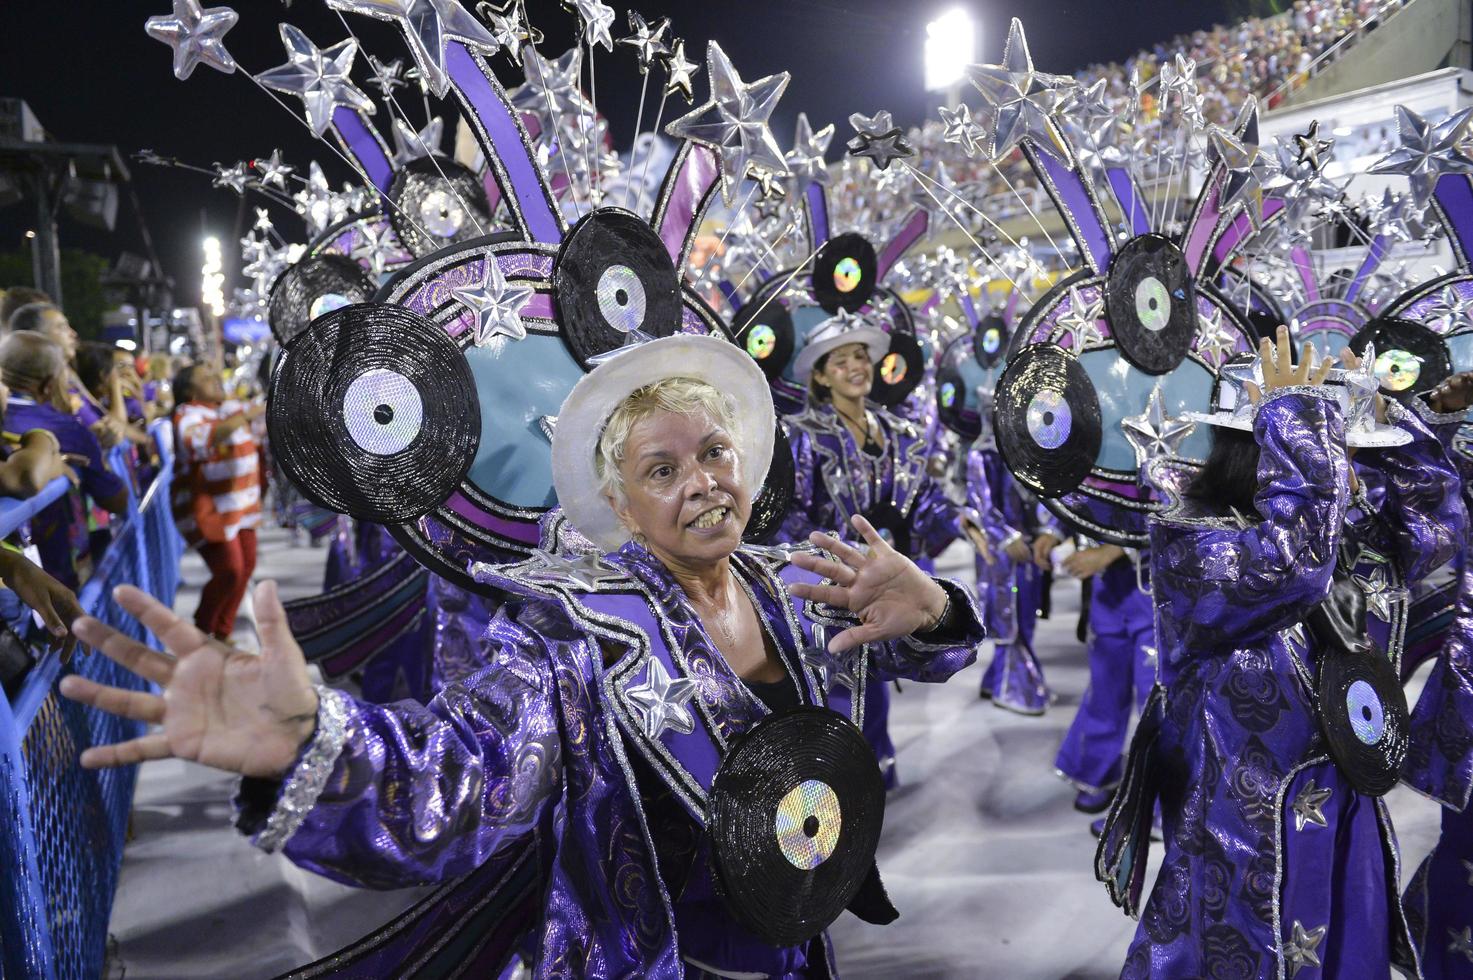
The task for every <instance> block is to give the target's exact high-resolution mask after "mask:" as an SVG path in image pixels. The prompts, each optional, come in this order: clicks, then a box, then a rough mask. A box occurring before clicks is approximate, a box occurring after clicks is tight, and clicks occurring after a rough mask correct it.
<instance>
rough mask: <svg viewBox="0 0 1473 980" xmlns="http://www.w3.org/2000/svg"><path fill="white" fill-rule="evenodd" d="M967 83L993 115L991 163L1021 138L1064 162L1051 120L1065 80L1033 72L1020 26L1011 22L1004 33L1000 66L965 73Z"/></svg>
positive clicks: (982, 66)
mask: <svg viewBox="0 0 1473 980" xmlns="http://www.w3.org/2000/svg"><path fill="white" fill-rule="evenodd" d="M967 78H968V79H969V80H970V81H971V83H972V84H973V85H974V86H976V88H977V91H979V92H981V93H982V97H983V98H984V99H986V100H987V104H988V105H989V106H991V108H992V110H993V113H994V127H993V131H992V140H991V145H990V146H989V147H988V152H989V155H990V156H991V157H992V159H994V160H998V159H1001V158H1002V157H1003V156H1004V155H1005V154H1006V153H1007V152H1008V151H1009V150H1011V149H1012V148H1013V147H1015V146H1017V145H1018V141H1019V140H1021V139H1024V138H1031V139H1034V140H1037V141H1039V142H1042V143H1046V144H1048V145H1049V146H1050V147H1051V148H1053V149H1054V151H1055V152H1057V153H1059V154H1060V155H1062V156H1063V157H1064V158H1065V159H1068V157H1069V153H1068V151H1067V150H1066V149H1065V147H1064V143H1063V140H1062V138H1061V137H1060V136H1059V131H1058V129H1057V128H1056V127H1055V126H1054V120H1053V114H1054V110H1055V109H1057V108H1058V107H1059V101H1060V99H1061V98H1062V97H1063V93H1064V91H1065V90H1066V89H1067V88H1068V86H1069V84H1070V82H1071V79H1068V78H1066V77H1064V76H1062V75H1048V74H1044V73H1043V72H1037V71H1034V70H1033V57H1032V56H1031V55H1030V54H1029V53H1028V38H1027V37H1026V36H1025V35H1024V33H1023V24H1022V22H1021V21H1019V20H1018V19H1017V18H1016V17H1014V18H1013V22H1012V24H1011V26H1010V27H1009V28H1008V41H1007V45H1006V46H1005V47H1004V48H1003V52H1002V63H1001V64H998V65H972V66H971V67H969V68H968V69H967Z"/></svg>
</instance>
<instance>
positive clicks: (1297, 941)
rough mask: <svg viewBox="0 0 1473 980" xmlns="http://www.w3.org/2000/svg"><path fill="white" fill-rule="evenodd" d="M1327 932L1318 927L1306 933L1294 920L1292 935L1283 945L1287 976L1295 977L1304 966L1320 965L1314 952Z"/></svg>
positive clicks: (1301, 925)
mask: <svg viewBox="0 0 1473 980" xmlns="http://www.w3.org/2000/svg"><path fill="white" fill-rule="evenodd" d="M1327 931H1328V930H1327V927H1325V926H1320V927H1319V928H1318V929H1310V930H1309V931H1307V932H1306V931H1305V928H1304V925H1303V924H1302V923H1301V922H1300V921H1299V920H1298V919H1295V920H1294V931H1293V935H1292V936H1291V938H1290V939H1289V941H1288V942H1287V943H1285V944H1284V965H1285V966H1287V967H1288V968H1289V976H1291V977H1294V976H1297V975H1298V974H1299V971H1300V970H1302V969H1304V968H1305V967H1306V966H1319V965H1320V957H1319V954H1318V953H1317V952H1315V950H1317V949H1318V948H1319V945H1320V943H1322V942H1323V941H1324V939H1325V933H1326V932H1327Z"/></svg>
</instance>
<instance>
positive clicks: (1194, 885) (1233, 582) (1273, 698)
mask: <svg viewBox="0 0 1473 980" xmlns="http://www.w3.org/2000/svg"><path fill="white" fill-rule="evenodd" d="M1260 357H1261V362H1262V368H1263V372H1264V384H1263V393H1262V395H1261V397H1259V398H1258V399H1257V400H1258V405H1257V411H1256V415H1255V416H1254V418H1253V421H1252V425H1253V438H1254V440H1255V441H1254V442H1250V441H1248V439H1247V437H1246V435H1245V434H1243V433H1237V432H1233V431H1232V430H1230V429H1226V428H1221V427H1218V428H1215V429H1214V433H1213V434H1214V441H1213V451H1212V455H1211V456H1210V457H1209V459H1208V462H1207V464H1206V466H1205V467H1204V469H1203V471H1202V473H1201V475H1200V476H1199V477H1198V478H1197V480H1196V481H1194V483H1193V484H1192V486H1191V488H1190V489H1189V490H1188V491H1187V494H1186V496H1185V497H1184V498H1183V499H1181V500H1179V501H1177V502H1176V503H1175V504H1174V506H1173V507H1171V508H1170V509H1169V510H1167V511H1166V512H1164V513H1163V514H1161V515H1159V516H1158V517H1156V518H1154V519H1153V520H1152V522H1151V527H1150V530H1151V565H1152V579H1151V581H1152V589H1153V593H1154V596H1155V601H1156V606H1157V614H1158V623H1159V637H1158V638H1159V642H1160V647H1161V668H1160V669H1161V679H1162V683H1163V685H1164V688H1165V697H1164V700H1165V705H1164V714H1163V716H1162V718H1161V720H1160V725H1159V730H1158V732H1157V734H1156V737H1155V740H1154V743H1153V744H1152V743H1143V742H1141V741H1139V740H1138V742H1137V747H1136V748H1133V750H1132V756H1133V758H1132V760H1131V765H1133V764H1134V762H1135V759H1134V756H1135V755H1136V753H1137V749H1139V748H1142V747H1143V746H1145V747H1144V749H1143V750H1144V751H1145V752H1147V753H1148V754H1149V755H1150V756H1151V757H1152V758H1153V759H1154V770H1155V771H1154V772H1151V771H1150V770H1149V769H1147V770H1145V771H1146V772H1148V773H1149V781H1150V783H1151V784H1150V785H1149V786H1148V787H1147V788H1146V791H1145V792H1143V793H1140V794H1139V795H1135V794H1130V795H1129V797H1128V796H1127V794H1122V795H1121V797H1120V798H1119V799H1117V803H1116V807H1115V809H1114V810H1113V811H1112V813H1111V816H1110V822H1109V823H1107V825H1106V828H1105V840H1104V842H1103V846H1102V849H1101V862H1100V863H1101V866H1102V867H1106V866H1108V865H1109V863H1110V862H1111V861H1112V860H1114V859H1115V858H1116V857H1119V856H1120V854H1128V853H1130V852H1131V847H1132V846H1133V847H1134V848H1135V850H1134V852H1133V853H1134V854H1135V855H1136V857H1135V858H1134V860H1135V861H1138V862H1143V860H1144V849H1145V847H1146V843H1145V841H1144V840H1141V839H1140V837H1141V834H1140V833H1139V831H1137V832H1136V834H1135V835H1134V837H1133V839H1132V840H1129V841H1127V843H1126V845H1125V848H1124V850H1123V851H1121V852H1120V854H1116V855H1111V854H1108V853H1107V850H1108V849H1110V848H1111V846H1112V840H1113V838H1112V825H1113V824H1117V823H1118V822H1119V820H1120V818H1122V817H1124V814H1123V813H1122V803H1124V802H1127V800H1129V802H1130V804H1131V805H1133V806H1134V808H1135V811H1136V816H1135V818H1134V819H1132V820H1131V821H1130V823H1131V825H1132V826H1134V827H1136V828H1141V827H1142V826H1143V825H1144V826H1146V827H1148V826H1149V821H1142V820H1141V819H1140V817H1139V814H1141V813H1144V812H1146V808H1148V807H1150V806H1152V805H1153V801H1154V800H1155V799H1156V797H1157V796H1158V795H1159V798H1160V803H1161V812H1162V819H1163V830H1164V835H1165V840H1166V852H1165V856H1164V860H1163V862H1162V865H1161V870H1160V873H1159V875H1158V877H1157V879H1156V883H1155V886H1154V887H1153V889H1152V891H1151V894H1150V897H1149V899H1148V900H1147V902H1146V904H1145V908H1144V911H1143V914H1142V916H1141V925H1140V928H1139V930H1138V931H1137V933H1136V937H1135V940H1134V942H1133V943H1132V945H1131V948H1130V952H1129V954H1128V957H1127V960H1126V963H1125V967H1124V971H1123V973H1122V976H1124V977H1148V976H1149V977H1184V976H1274V975H1278V976H1285V975H1292V974H1296V973H1299V972H1300V971H1302V970H1303V969H1305V968H1306V967H1317V968H1318V970H1319V973H1318V975H1320V976H1326V977H1330V976H1334V977H1363V976H1386V975H1387V974H1388V973H1389V970H1390V966H1391V964H1392V963H1396V964H1397V965H1398V966H1400V967H1402V968H1404V969H1409V970H1411V971H1413V972H1415V969H1416V967H1415V961H1414V954H1413V952H1412V950H1411V947H1410V944H1409V942H1408V937H1407V931H1406V922H1405V919H1404V917H1403V915H1402V909H1401V902H1400V896H1399V895H1398V891H1397V883H1396V882H1397V859H1396V838H1395V834H1394V831H1393V830H1392V827H1391V822H1390V817H1389V814H1388V812H1387V810H1386V808H1385V806H1384V804H1383V803H1382V802H1381V801H1380V800H1378V799H1374V798H1370V797H1366V796H1363V795H1361V794H1360V793H1358V792H1356V791H1355V790H1354V789H1353V788H1352V787H1351V785H1350V783H1349V781H1348V780H1347V779H1346V778H1345V776H1344V775H1343V774H1342V773H1341V772H1340V770H1339V769H1338V768H1337V766H1336V765H1335V764H1334V763H1333V762H1332V761H1331V760H1330V758H1329V757H1328V756H1327V755H1326V751H1325V743H1324V741H1323V736H1322V735H1321V733H1320V730H1319V725H1318V724H1317V723H1316V715H1315V709H1314V704H1313V693H1312V692H1313V680H1312V678H1313V677H1314V671H1315V669H1316V667H1317V662H1318V658H1317V656H1316V651H1315V650H1314V649H1313V648H1312V647H1310V646H1309V645H1308V644H1307V643H1306V642H1305V641H1304V640H1303V639H1302V638H1301V637H1302V633H1300V632H1298V631H1296V627H1297V626H1298V625H1299V623H1300V622H1301V620H1303V618H1304V617H1305V616H1306V615H1307V614H1308V613H1310V612H1311V611H1312V610H1313V609H1314V607H1315V606H1317V605H1318V604H1319V603H1320V602H1321V601H1322V600H1323V599H1324V598H1325V597H1326V596H1327V594H1328V593H1329V589H1330V586H1331V582H1332V578H1333V577H1334V576H1335V574H1336V568H1337V562H1338V561H1339V560H1340V559H1341V557H1342V556H1343V555H1345V554H1347V553H1351V552H1353V550H1354V548H1355V547H1356V546H1360V547H1361V548H1366V549H1374V550H1375V551H1377V552H1379V554H1381V555H1385V556H1388V558H1389V562H1388V564H1389V566H1390V567H1391V568H1392V569H1394V570H1398V571H1399V572H1400V574H1401V576H1402V577H1403V578H1405V579H1407V580H1415V579H1416V578H1417V577H1419V576H1420V575H1422V574H1425V572H1426V570H1427V569H1429V568H1432V567H1435V566H1436V565H1438V564H1441V563H1442V562H1443V561H1446V560H1447V559H1448V558H1449V557H1450V556H1451V555H1452V553H1453V551H1454V549H1455V548H1456V547H1457V546H1458V544H1459V543H1460V542H1461V540H1462V538H1463V535H1464V534H1465V532H1466V527H1467V514H1466V511H1465V509H1464V507H1463V504H1462V501H1461V499H1460V498H1459V495H1458V492H1457V481H1456V475H1455V474H1454V473H1453V472H1452V471H1451V469H1450V468H1449V466H1448V464H1447V462H1446V459H1445V456H1444V454H1443V452H1442V447H1441V446H1440V445H1439V444H1438V442H1437V440H1436V439H1435V438H1434V437H1433V436H1432V435H1431V433H1430V432H1429V431H1428V430H1427V428H1426V427H1425V426H1424V425H1423V424H1422V423H1421V422H1420V421H1419V420H1418V419H1416V418H1415V417H1414V416H1413V415H1412V414H1411V413H1410V412H1408V411H1406V410H1404V409H1402V408H1400V407H1399V406H1397V405H1386V406H1385V412H1386V417H1387V418H1388V419H1389V421H1390V422H1391V423H1392V424H1394V425H1395V426H1396V427H1397V428H1399V429H1402V430H1403V431H1404V432H1405V433H1406V434H1407V435H1409V436H1410V437H1411V441H1410V442H1409V443H1408V444H1406V445H1404V446H1402V447H1400V448H1390V449H1385V448H1383V449H1376V450H1362V451H1361V452H1360V454H1359V456H1358V457H1357V461H1356V462H1357V466H1358V467H1360V466H1364V467H1370V468H1374V469H1377V470H1379V471H1380V473H1381V474H1382V476H1383V477H1384V482H1385V485H1386V487H1387V494H1386V499H1385V503H1384V506H1383V507H1382V508H1381V510H1380V513H1379V515H1374V516H1373V515H1369V514H1366V513H1363V511H1364V510H1365V509H1366V508H1365V507H1364V506H1363V504H1364V498H1363V497H1361V498H1359V500H1358V501H1357V506H1356V509H1355V511H1351V504H1352V500H1351V487H1352V486H1353V485H1354V484H1355V478H1354V474H1353V472H1352V471H1351V470H1350V467H1349V460H1348V457H1347V452H1346V422H1345V417H1344V415H1343V413H1342V411H1341V408H1340V403H1339V400H1338V397H1337V395H1336V394H1335V390H1334V389H1332V388H1328V387H1324V386H1322V385H1321V384H1319V383H1320V382H1322V381H1323V380H1324V377H1325V374H1324V371H1325V370H1327V369H1328V365H1325V367H1324V368H1321V369H1318V370H1316V371H1315V373H1314V375H1313V376H1311V367H1310V361H1311V354H1310V351H1309V350H1308V349H1306V351H1305V354H1304V356H1303V357H1302V358H1301V364H1302V366H1300V367H1297V368H1296V367H1294V366H1292V365H1291V363H1290V360H1291V357H1290V345H1289V340H1288V332H1287V330H1285V329H1283V328H1281V329H1280V332H1279V344H1278V347H1277V350H1275V349H1273V348H1272V347H1271V346H1270V345H1269V343H1268V342H1267V341H1265V342H1264V344H1263V349H1262V350H1261V352H1260ZM1252 393H1253V394H1255V395H1256V393H1257V389H1253V390H1252ZM1255 442H1256V444H1255ZM1255 456H1256V463H1255V462H1254V457H1255ZM1245 497H1246V499H1244V498H1245ZM1357 511H1360V513H1357ZM1244 515H1247V516H1244ZM1348 517H1349V520H1348V519H1347V518H1348ZM1342 543H1343V544H1344V545H1345V546H1347V547H1344V548H1342ZM1373 632H1375V628H1374V624H1373ZM1393 656H1394V654H1393ZM1153 704H1154V699H1153ZM1128 768H1130V766H1128ZM1130 797H1133V799H1131V798H1130ZM1126 860H1127V861H1131V860H1132V859H1131V858H1129V857H1127V858H1126ZM1139 866H1141V867H1143V863H1142V864H1141V865H1139Z"/></svg>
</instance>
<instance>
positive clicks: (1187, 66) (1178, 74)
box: [1161, 51, 1197, 101]
mask: <svg viewBox="0 0 1473 980" xmlns="http://www.w3.org/2000/svg"><path fill="white" fill-rule="evenodd" d="M1196 90H1197V62H1196V59H1194V58H1188V57H1187V56H1186V55H1184V54H1182V53H1181V52H1179V51H1178V52H1177V54H1176V57H1175V58H1173V59H1172V60H1171V61H1168V62H1166V63H1165V64H1163V65H1162V66H1161V98H1162V100H1163V101H1164V100H1165V98H1166V96H1167V95H1168V94H1169V93H1171V92H1175V93H1177V94H1178V95H1180V96H1182V98H1190V97H1191V95H1192V94H1193V93H1195V92H1196Z"/></svg>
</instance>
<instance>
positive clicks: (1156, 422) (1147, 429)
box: [1120, 385, 1197, 466]
mask: <svg viewBox="0 0 1473 980" xmlns="http://www.w3.org/2000/svg"><path fill="white" fill-rule="evenodd" d="M1196 427H1197V425H1196V423H1195V422H1192V421H1190V420H1189V419H1185V418H1172V417H1171V416H1169V415H1167V414H1166V402H1165V400H1164V399H1163V398H1162V397H1161V386H1160V385H1157V386H1156V387H1154V388H1152V389H1151V395H1150V397H1149V398H1147V399H1146V410H1145V411H1144V412H1142V413H1141V414H1140V415H1132V416H1130V417H1128V418H1125V419H1121V421H1120V428H1121V430H1122V431H1124V433H1125V438H1126V441H1128V442H1129V443H1130V444H1131V446H1132V447H1134V449H1135V461H1136V465H1137V466H1145V465H1146V464H1148V463H1150V462H1152V461H1154V460H1155V459H1157V458H1158V457H1161V456H1175V455H1176V454H1177V450H1178V449H1180V448H1181V444H1182V442H1183V441H1185V439H1186V438H1187V436H1189V435H1191V434H1192V430H1193V429H1195V428H1196Z"/></svg>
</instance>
